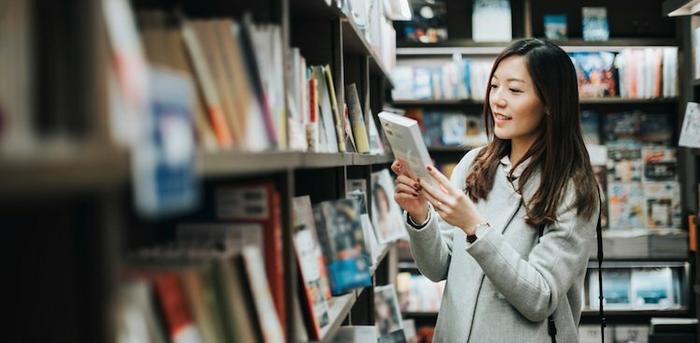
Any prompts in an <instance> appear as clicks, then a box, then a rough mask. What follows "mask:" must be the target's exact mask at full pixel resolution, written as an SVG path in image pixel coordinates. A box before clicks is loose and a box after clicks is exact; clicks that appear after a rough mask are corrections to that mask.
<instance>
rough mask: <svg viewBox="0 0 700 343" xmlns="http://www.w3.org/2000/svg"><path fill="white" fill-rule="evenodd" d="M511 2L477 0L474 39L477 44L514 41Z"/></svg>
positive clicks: (473, 29)
mask: <svg viewBox="0 0 700 343" xmlns="http://www.w3.org/2000/svg"><path fill="white" fill-rule="evenodd" d="M512 31H513V29H512V22H511V12H510V1H507V0H475V1H474V6H473V10H472V39H473V40H474V41H475V42H508V41H510V40H511V39H513V32H512Z"/></svg>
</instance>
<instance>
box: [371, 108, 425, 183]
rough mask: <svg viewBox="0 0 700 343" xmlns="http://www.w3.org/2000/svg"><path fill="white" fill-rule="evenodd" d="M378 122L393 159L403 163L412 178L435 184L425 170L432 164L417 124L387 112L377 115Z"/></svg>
mask: <svg viewBox="0 0 700 343" xmlns="http://www.w3.org/2000/svg"><path fill="white" fill-rule="evenodd" d="M379 120H380V121H381V124H382V129H384V133H385V134H386V136H387V139H388V140H389V144H391V150H392V151H393V152H394V158H396V159H397V160H400V161H403V162H404V163H405V164H406V167H407V168H408V169H409V170H410V173H411V174H412V176H413V177H419V178H421V179H423V180H426V181H427V182H430V183H432V184H435V182H434V181H433V177H432V176H430V174H428V171H427V170H426V166H428V165H432V164H433V163H432V160H431V159H430V155H429V154H428V149H427V148H426V147H425V143H424V142H423V138H422V137H421V133H420V129H419V128H418V122H416V121H415V120H413V119H410V118H406V117H404V116H400V115H396V114H393V113H389V112H382V113H379Z"/></svg>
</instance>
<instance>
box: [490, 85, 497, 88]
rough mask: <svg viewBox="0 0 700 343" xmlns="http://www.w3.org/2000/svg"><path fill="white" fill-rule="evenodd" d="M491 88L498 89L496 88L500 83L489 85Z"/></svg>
mask: <svg viewBox="0 0 700 343" xmlns="http://www.w3.org/2000/svg"><path fill="white" fill-rule="evenodd" d="M489 88H491V89H496V88H498V85H489Z"/></svg>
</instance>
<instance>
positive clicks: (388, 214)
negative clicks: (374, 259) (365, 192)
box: [372, 169, 406, 244]
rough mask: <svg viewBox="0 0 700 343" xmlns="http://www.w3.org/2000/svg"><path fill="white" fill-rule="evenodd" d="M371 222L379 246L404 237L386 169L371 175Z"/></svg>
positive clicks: (402, 225) (397, 206)
mask: <svg viewBox="0 0 700 343" xmlns="http://www.w3.org/2000/svg"><path fill="white" fill-rule="evenodd" d="M372 222H373V224H374V228H375V230H376V233H377V239H378V240H379V243H380V244H386V243H389V242H393V241H395V240H397V239H400V238H402V237H404V236H406V232H405V229H404V220H403V216H402V215H401V208H400V207H399V205H398V204H397V203H396V201H394V181H393V179H392V178H391V175H390V174H389V170H387V169H384V170H382V171H380V172H376V173H372Z"/></svg>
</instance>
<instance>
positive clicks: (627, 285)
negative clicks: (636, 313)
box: [588, 269, 632, 310]
mask: <svg viewBox="0 0 700 343" xmlns="http://www.w3.org/2000/svg"><path fill="white" fill-rule="evenodd" d="M598 294H599V293H598V273H591V274H590V276H589V279H588V295H589V297H588V303H589V305H590V308H591V309H596V310H597V309H598ZM603 297H605V305H604V306H605V308H608V309H628V308H630V307H632V276H631V271H630V269H606V270H604V271H603Z"/></svg>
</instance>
